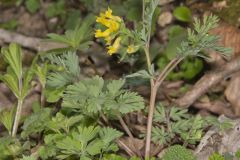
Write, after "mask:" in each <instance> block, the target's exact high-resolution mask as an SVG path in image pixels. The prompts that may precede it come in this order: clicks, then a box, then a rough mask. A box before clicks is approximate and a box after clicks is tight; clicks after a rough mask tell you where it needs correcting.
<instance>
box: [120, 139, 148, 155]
mask: <svg viewBox="0 0 240 160" xmlns="http://www.w3.org/2000/svg"><path fill="white" fill-rule="evenodd" d="M120 140H121V141H122V142H123V143H124V144H126V145H127V146H128V147H129V148H130V149H131V150H132V151H135V150H136V149H135V146H136V147H137V150H142V149H143V147H144V144H145V141H144V140H143V139H137V138H134V139H133V140H134V143H135V146H134V145H133V144H132V139H131V138H130V137H126V136H125V137H121V138H120ZM142 155H143V153H142Z"/></svg>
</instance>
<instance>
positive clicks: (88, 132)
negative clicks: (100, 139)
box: [76, 126, 100, 144]
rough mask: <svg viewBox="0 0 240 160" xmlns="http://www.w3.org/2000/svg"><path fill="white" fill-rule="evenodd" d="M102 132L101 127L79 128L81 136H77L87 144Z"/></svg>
mask: <svg viewBox="0 0 240 160" xmlns="http://www.w3.org/2000/svg"><path fill="white" fill-rule="evenodd" d="M99 131H100V128H99V127H94V126H90V127H81V126H80V127H78V132H79V133H80V134H79V135H76V136H77V137H78V139H79V140H80V141H81V142H82V143H83V144H87V142H88V141H90V140H92V139H93V138H94V137H95V136H96V135H97V134H98V132H99Z"/></svg>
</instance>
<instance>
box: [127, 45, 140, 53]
mask: <svg viewBox="0 0 240 160" xmlns="http://www.w3.org/2000/svg"><path fill="white" fill-rule="evenodd" d="M137 50H138V46H134V45H132V44H131V45H129V46H128V47H127V53H129V54H131V53H134V52H136V51H137Z"/></svg>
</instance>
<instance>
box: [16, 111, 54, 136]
mask: <svg viewBox="0 0 240 160" xmlns="http://www.w3.org/2000/svg"><path fill="white" fill-rule="evenodd" d="M50 115H51V110H50V109H49V108H42V109H41V110H38V111H36V112H34V113H32V114H31V115H30V116H29V117H27V118H26V120H25V121H24V124H23V126H22V129H23V131H22V133H21V136H22V137H27V136H29V135H31V134H34V133H40V132H42V131H43V130H45V129H46V128H47V126H46V125H47V124H48V122H49V121H50Z"/></svg>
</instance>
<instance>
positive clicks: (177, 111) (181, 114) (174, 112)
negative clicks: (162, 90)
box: [169, 107, 189, 121]
mask: <svg viewBox="0 0 240 160" xmlns="http://www.w3.org/2000/svg"><path fill="white" fill-rule="evenodd" d="M187 112H188V110H187V109H181V108H177V107H172V108H171V110H170V115H169V116H170V118H171V119H172V120H174V121H179V120H181V119H184V118H188V117H189V115H188V114H187Z"/></svg>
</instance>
